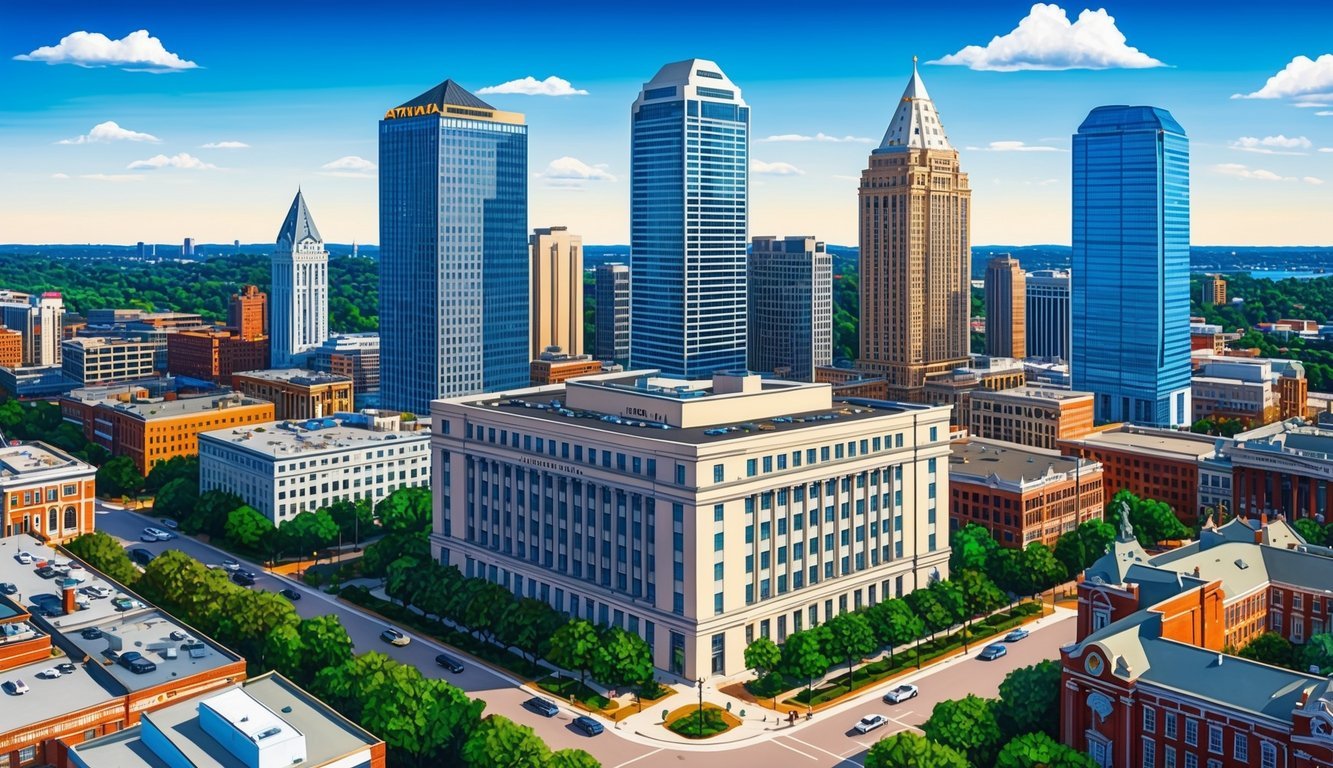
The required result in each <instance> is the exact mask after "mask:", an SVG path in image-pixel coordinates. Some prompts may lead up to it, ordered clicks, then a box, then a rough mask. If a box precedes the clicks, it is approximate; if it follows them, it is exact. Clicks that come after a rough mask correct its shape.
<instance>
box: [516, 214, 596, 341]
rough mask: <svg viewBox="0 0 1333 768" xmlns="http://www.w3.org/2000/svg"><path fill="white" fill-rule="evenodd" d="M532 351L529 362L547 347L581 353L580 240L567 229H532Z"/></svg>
mask: <svg viewBox="0 0 1333 768" xmlns="http://www.w3.org/2000/svg"><path fill="white" fill-rule="evenodd" d="M528 242H529V243H530V244H531V246H532V262H531V276H532V299H531V301H532V309H531V313H532V332H531V337H532V349H531V350H530V354H529V355H528V357H529V359H532V360H536V359H538V358H539V357H541V356H542V352H544V351H546V348H547V347H559V348H560V349H562V350H564V352H565V353H566V354H570V355H581V354H583V238H582V237H579V236H578V235H571V234H570V233H569V229H568V228H567V227H548V228H546V229H537V230H533V234H532V236H531V237H529V238H528Z"/></svg>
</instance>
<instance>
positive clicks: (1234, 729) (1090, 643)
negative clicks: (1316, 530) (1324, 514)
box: [1060, 518, 1333, 768]
mask: <svg viewBox="0 0 1333 768" xmlns="http://www.w3.org/2000/svg"><path fill="white" fill-rule="evenodd" d="M1329 584H1333V550H1330V549H1328V548H1326V547H1315V546H1310V545H1308V544H1306V543H1305V542H1304V541H1303V540H1302V539H1301V538H1300V536H1299V535H1298V534H1297V533H1296V532H1295V531H1294V530H1293V529H1292V528H1291V527H1290V526H1288V525H1287V524H1286V523H1285V522H1283V521H1280V520H1279V521H1273V522H1268V521H1267V520H1266V519H1261V520H1259V521H1254V520H1247V519H1240V518H1238V519H1235V520H1232V521H1231V522H1229V523H1227V524H1226V525H1223V526H1221V527H1217V526H1215V525H1213V524H1212V523H1211V521H1210V522H1209V523H1206V524H1205V526H1204V529H1203V531H1202V532H1201V534H1200V537H1199V540H1198V541H1196V542H1192V543H1190V544H1188V545H1186V546H1183V547H1180V548H1178V549H1175V550H1171V551H1168V552H1166V553H1163V554H1159V555H1149V554H1148V553H1147V552H1145V551H1144V550H1143V549H1142V547H1140V546H1139V544H1138V542H1137V541H1136V540H1135V539H1134V535H1133V531H1132V529H1130V528H1129V527H1128V526H1127V525H1126V526H1124V527H1122V530H1121V534H1120V536H1119V537H1118V538H1117V540H1116V541H1115V542H1113V543H1112V544H1111V547H1110V550H1109V551H1108V552H1107V554H1106V555H1104V556H1103V557H1102V558H1101V559H1100V560H1098V561H1097V562H1096V563H1094V564H1093V565H1092V567H1090V568H1089V569H1088V570H1087V571H1086V572H1085V573H1084V574H1082V575H1081V576H1080V577H1079V585H1078V624H1077V629H1076V641H1075V642H1074V643H1071V644H1070V645H1067V646H1065V647H1064V648H1061V649H1060V659H1061V665H1062V668H1063V685H1061V702H1060V709H1061V711H1060V739H1061V741H1062V742H1063V743H1064V744H1065V745H1067V746H1069V747H1072V748H1073V749H1076V750H1078V751H1080V752H1085V753H1086V754H1088V755H1089V756H1090V757H1091V758H1092V760H1093V762H1094V763H1095V764H1096V765H1098V766H1106V767H1107V768H1140V766H1148V765H1152V766H1179V767H1182V768H1183V766H1196V767H1198V768H1203V766H1206V765H1209V766H1225V767H1226V768H1240V767H1241V766H1263V767H1264V768H1316V767H1318V768H1323V766H1328V765H1333V680H1331V679H1330V678H1329V677H1326V676H1321V675H1320V674H1314V673H1313V670H1312V671H1311V673H1304V672H1295V671H1291V670H1287V669H1283V668H1280V667H1276V666H1271V665H1268V664H1262V663H1259V662H1255V661H1250V660H1248V659H1243V658H1240V657H1237V656H1233V655H1231V653H1232V652H1233V649H1237V648H1243V647H1244V646H1245V645H1246V644H1247V643H1248V642H1250V641H1251V640H1253V639H1254V638H1255V637H1257V636H1259V635H1260V634H1261V633H1263V632H1264V631H1273V632H1277V633H1280V634H1281V635H1283V636H1284V637H1286V638H1288V639H1289V640H1291V641H1292V642H1294V643H1297V644H1300V643H1303V642H1305V641H1306V640H1307V639H1308V638H1309V637H1310V635H1311V634H1314V633H1318V632H1323V631H1327V629H1328V628H1329V627H1330V621H1331V620H1333V596H1331V595H1330V594H1329V592H1328V585H1329ZM1320 672H1323V673H1327V670H1320Z"/></svg>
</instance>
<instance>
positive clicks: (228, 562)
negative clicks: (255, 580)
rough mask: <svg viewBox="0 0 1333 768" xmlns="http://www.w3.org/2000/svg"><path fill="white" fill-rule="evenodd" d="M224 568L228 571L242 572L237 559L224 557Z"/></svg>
mask: <svg viewBox="0 0 1333 768" xmlns="http://www.w3.org/2000/svg"><path fill="white" fill-rule="evenodd" d="M222 568H223V569H224V570H227V571H239V570H241V564H240V562H238V561H237V560H236V559H235V558H232V557H224V558H222Z"/></svg>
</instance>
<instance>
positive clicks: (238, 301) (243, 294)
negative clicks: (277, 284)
mask: <svg viewBox="0 0 1333 768" xmlns="http://www.w3.org/2000/svg"><path fill="white" fill-rule="evenodd" d="M227 327H229V328H231V329H232V330H233V331H235V332H236V334H237V335H238V336H240V337H241V340H242V341H254V340H256V339H262V338H266V337H267V336H268V294H266V293H264V292H263V291H261V290H259V288H258V287H257V286H254V285H247V286H245V287H244V288H242V289H241V290H240V292H238V293H233V294H232V295H231V302H230V303H228V304H227Z"/></svg>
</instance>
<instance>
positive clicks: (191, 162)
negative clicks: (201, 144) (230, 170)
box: [125, 152, 217, 171]
mask: <svg viewBox="0 0 1333 768" xmlns="http://www.w3.org/2000/svg"><path fill="white" fill-rule="evenodd" d="M125 168H126V170H130V171H138V170H153V169H156V168H182V169H185V170H190V171H212V170H216V169H217V166H216V165H212V164H210V163H205V162H204V161H203V160H200V159H199V158H197V157H195V156H194V155H191V154H190V153H188V152H181V153H179V154H175V155H171V156H170V157H168V156H167V155H153V156H152V157H150V158H148V159H147V160H135V161H134V162H132V163H130V164H129V165H127V166H125Z"/></svg>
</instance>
